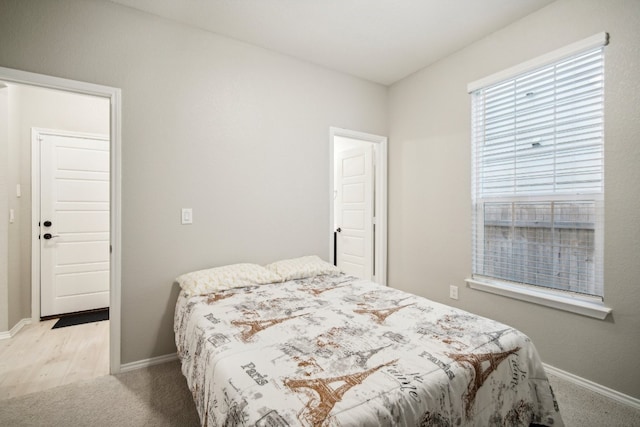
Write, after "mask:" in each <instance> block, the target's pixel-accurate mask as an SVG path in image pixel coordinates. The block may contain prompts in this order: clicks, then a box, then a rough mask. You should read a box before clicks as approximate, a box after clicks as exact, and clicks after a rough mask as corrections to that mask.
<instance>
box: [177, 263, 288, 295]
mask: <svg viewBox="0 0 640 427" xmlns="http://www.w3.org/2000/svg"><path fill="white" fill-rule="evenodd" d="M282 281H283V280H282V277H280V276H278V275H277V274H276V273H274V272H273V271H271V270H268V269H266V268H265V267H262V266H260V265H258V264H249V263H244V264H231V265H225V266H222V267H215V268H209V269H206V270H198V271H192V272H191V273H185V274H183V275H181V276H179V277H178V278H177V279H176V282H178V284H179V285H180V287H181V288H182V290H183V291H184V292H185V294H187V295H188V296H191V295H206V294H209V293H211V292H217V291H222V290H225V289H231V288H239V287H245V286H254V285H264V284H267V283H276V282H282Z"/></svg>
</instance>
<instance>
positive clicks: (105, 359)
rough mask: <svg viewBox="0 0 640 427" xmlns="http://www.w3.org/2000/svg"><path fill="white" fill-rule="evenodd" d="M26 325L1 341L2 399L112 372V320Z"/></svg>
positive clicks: (0, 391) (49, 322) (44, 322)
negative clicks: (110, 324)
mask: <svg viewBox="0 0 640 427" xmlns="http://www.w3.org/2000/svg"><path fill="white" fill-rule="evenodd" d="M57 320H58V319H52V320H46V321H42V322H39V323H34V324H30V325H27V326H25V327H23V328H22V329H21V330H20V331H19V332H18V333H17V334H16V335H14V336H13V337H12V338H9V339H5V340H2V341H0V399H8V398H10V397H15V396H21V395H24V394H28V393H33V392H35V391H41V390H46V389H49V388H53V387H57V386H59V385H63V384H69V383H73V382H76V381H82V380H87V379H91V378H96V377H100V376H103V375H108V374H109V321H108V320H106V321H102V322H94V323H85V324H83V325H75V326H68V327H65V328H58V329H51V328H52V327H53V325H54V324H55V323H56V322H57Z"/></svg>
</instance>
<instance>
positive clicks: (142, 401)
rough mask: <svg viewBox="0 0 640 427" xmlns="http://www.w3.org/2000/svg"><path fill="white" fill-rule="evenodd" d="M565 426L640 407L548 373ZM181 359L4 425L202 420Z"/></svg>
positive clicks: (602, 424)
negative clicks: (596, 392) (591, 390)
mask: <svg viewBox="0 0 640 427" xmlns="http://www.w3.org/2000/svg"><path fill="white" fill-rule="evenodd" d="M550 380H551V384H552V386H553V388H554V391H555V393H556V397H557V399H558V402H559V404H560V411H561V413H562V415H563V418H564V420H565V424H566V425H567V427H591V426H593V427H608V426H616V427H627V426H628V427H638V426H640V410H639V409H633V408H630V407H628V406H625V405H622V404H619V403H617V402H614V401H612V400H610V399H607V398H605V397H603V396H601V395H599V394H595V393H591V392H589V391H586V390H585V389H583V388H582V387H578V386H576V385H573V384H571V383H568V382H566V381H564V380H561V379H560V378H557V377H554V376H552V375H550ZM199 425H200V423H199V420H198V415H197V413H196V410H195V407H194V405H193V401H192V399H191V394H190V393H189V390H188V389H187V385H186V382H185V380H184V378H183V377H182V374H181V372H180V365H179V364H178V362H177V361H176V362H169V363H164V364H162V365H156V366H152V367H150V368H144V369H138V370H136V371H132V372H127V373H124V374H120V375H117V376H105V377H101V378H98V379H95V380H92V381H85V382H80V383H75V384H69V385H65V386H61V387H58V388H55V389H51V390H46V391H41V392H38V393H33V394H29V395H26V396H21V397H16V398H12V399H8V400H3V401H0V426H16V427H20V426H25V427H26V426H29V427H31V426H33V427H39V426H52V427H53V426H56V427H66V426H74V427H75V426H78V427H81V426H92V427H103V426H104V427H111V426H127V427H129V426H131V427H136V426H154V427H156V426H157V427H163V426H176V427H178V426H179V427H189V426H199Z"/></svg>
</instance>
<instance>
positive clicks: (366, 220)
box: [330, 127, 387, 285]
mask: <svg viewBox="0 0 640 427" xmlns="http://www.w3.org/2000/svg"><path fill="white" fill-rule="evenodd" d="M330 153H331V154H330V155H331V160H332V161H331V162H330V163H331V170H330V180H331V182H330V189H331V196H330V214H331V218H330V224H331V225H330V226H331V230H330V236H331V245H330V247H331V249H330V253H331V259H332V260H333V262H334V264H335V265H337V266H338V268H340V270H342V271H343V272H345V273H347V274H350V275H353V276H356V277H361V278H363V279H368V280H371V281H373V282H376V283H379V284H382V285H386V274H387V273H386V270H387V269H386V266H387V138H386V137H383V136H378V135H372V134H367V133H363V132H356V131H352V130H347V129H340V128H333V127H332V128H331V129H330Z"/></svg>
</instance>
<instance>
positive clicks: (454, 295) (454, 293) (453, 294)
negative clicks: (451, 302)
mask: <svg viewBox="0 0 640 427" xmlns="http://www.w3.org/2000/svg"><path fill="white" fill-rule="evenodd" d="M449 298H451V299H458V287H457V286H453V285H451V286H449Z"/></svg>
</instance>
